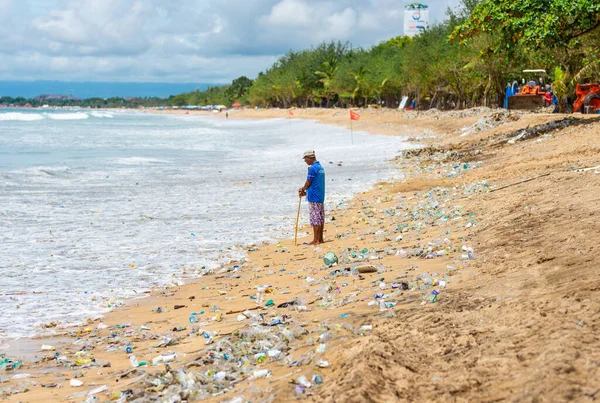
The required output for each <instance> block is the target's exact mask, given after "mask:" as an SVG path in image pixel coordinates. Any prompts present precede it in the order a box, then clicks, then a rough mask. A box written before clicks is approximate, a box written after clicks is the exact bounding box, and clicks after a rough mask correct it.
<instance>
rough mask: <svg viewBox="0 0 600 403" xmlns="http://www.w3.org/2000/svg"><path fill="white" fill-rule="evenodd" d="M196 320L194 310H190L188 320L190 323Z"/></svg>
mask: <svg viewBox="0 0 600 403" xmlns="http://www.w3.org/2000/svg"><path fill="white" fill-rule="evenodd" d="M196 320H197V319H196V312H192V313H191V314H190V318H189V321H190V323H195V322H196Z"/></svg>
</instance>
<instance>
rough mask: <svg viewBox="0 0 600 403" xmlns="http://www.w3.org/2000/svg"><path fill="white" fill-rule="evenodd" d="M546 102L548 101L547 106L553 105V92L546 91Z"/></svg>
mask: <svg viewBox="0 0 600 403" xmlns="http://www.w3.org/2000/svg"><path fill="white" fill-rule="evenodd" d="M544 101H546V106H550V104H552V92H551V91H546V94H544Z"/></svg>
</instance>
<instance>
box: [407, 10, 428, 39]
mask: <svg viewBox="0 0 600 403" xmlns="http://www.w3.org/2000/svg"><path fill="white" fill-rule="evenodd" d="M428 26H429V7H428V6H427V5H425V4H421V3H411V4H407V5H406V6H404V35H406V36H415V35H419V34H420V33H421V32H423V31H424V30H425V29H426V28H427V27H428Z"/></svg>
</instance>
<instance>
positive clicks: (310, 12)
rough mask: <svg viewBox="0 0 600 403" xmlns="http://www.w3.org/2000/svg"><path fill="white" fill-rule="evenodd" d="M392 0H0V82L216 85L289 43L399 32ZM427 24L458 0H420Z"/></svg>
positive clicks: (298, 45) (370, 39)
mask: <svg viewBox="0 0 600 403" xmlns="http://www.w3.org/2000/svg"><path fill="white" fill-rule="evenodd" d="M407 3H408V2H401V1H391V0H368V1H364V0H362V1H357V0H337V1H315V0H251V1H233V0H221V1H218V2H210V1H205V0H179V1H174V2H170V1H164V0H1V1H0V35H1V36H2V38H4V39H3V40H2V41H0V59H1V60H2V61H3V63H0V80H42V79H44V80H64V81H134V82H161V81H167V82H198V81H201V82H213V83H226V82H229V81H231V80H232V79H233V78H235V77H238V76H240V75H246V76H249V77H254V76H256V74H258V72H260V71H262V70H264V69H266V68H268V67H269V66H270V65H271V64H272V63H273V62H274V61H275V60H277V58H278V57H279V56H281V55H282V54H284V53H285V52H287V51H288V50H290V49H293V50H299V49H303V48H308V47H311V46H316V45H318V44H319V43H321V42H322V41H330V40H340V41H342V42H346V41H349V42H350V43H351V44H352V45H353V46H363V47H368V46H371V45H374V44H376V43H378V42H380V41H382V40H386V39H389V38H391V37H393V36H397V35H401V34H402V32H403V31H402V29H403V26H402V25H403V18H404V15H403V12H404V5H405V4H407ZM423 3H424V4H428V5H429V7H430V15H431V19H432V20H433V21H441V20H443V19H444V16H445V12H446V9H447V8H448V7H456V6H457V4H458V0H431V1H423Z"/></svg>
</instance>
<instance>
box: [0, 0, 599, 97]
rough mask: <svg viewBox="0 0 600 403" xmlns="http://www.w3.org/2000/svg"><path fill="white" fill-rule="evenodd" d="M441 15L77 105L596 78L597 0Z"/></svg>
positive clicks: (438, 90) (487, 89) (485, 93)
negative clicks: (191, 87) (419, 25)
mask: <svg viewBox="0 0 600 403" xmlns="http://www.w3.org/2000/svg"><path fill="white" fill-rule="evenodd" d="M447 17H448V18H447V19H446V21H445V22H443V23H440V24H436V25H433V26H431V27H430V28H429V29H428V30H426V31H425V32H423V33H422V34H420V35H418V36H416V37H414V38H408V37H401V36H399V37H395V38H392V39H390V40H388V41H385V42H382V43H380V44H377V45H375V46H373V47H371V48H369V49H361V48H353V47H352V46H351V45H350V44H347V43H346V44H344V43H339V42H337V43H336V42H331V43H323V44H321V45H319V46H317V47H315V48H311V49H305V50H300V51H289V52H288V53H287V54H285V55H284V56H282V57H281V58H279V60H278V61H277V62H276V63H275V64H273V66H271V67H270V68H268V69H267V70H266V71H264V72H261V73H259V74H258V77H256V79H254V80H251V79H249V78H247V77H245V76H242V77H239V78H237V79H235V80H234V81H233V82H232V83H231V84H230V85H225V86H216V87H211V88H208V89H207V90H205V91H193V92H189V93H185V94H179V95H176V96H172V97H170V98H169V99H168V100H160V99H137V100H131V101H125V100H122V99H120V98H117V99H109V100H100V99H97V100H85V101H83V102H82V103H80V105H81V106H88V105H89V106H92V107H95V106H105V107H121V106H125V107H131V106H134V107H137V106H139V105H143V106H158V105H161V104H167V105H170V106H186V105H219V104H224V105H231V104H233V103H234V102H239V103H241V104H245V105H251V106H261V107H282V108H290V107H312V106H319V107H333V106H337V107H348V106H354V107H361V106H366V105H370V104H377V105H380V106H385V107H397V106H398V104H399V102H400V100H401V99H402V97H403V96H408V97H409V98H410V99H412V100H415V102H416V105H417V107H418V108H419V109H427V108H432V107H436V108H442V109H445V108H451V107H470V106H478V105H485V106H494V105H501V104H502V103H503V101H504V93H505V88H506V86H507V83H511V82H513V81H514V80H520V79H521V78H522V70H524V69H540V68H541V69H545V70H546V71H547V72H548V73H549V75H550V77H549V78H548V79H547V80H546V82H553V90H554V91H555V92H556V93H557V95H558V96H559V97H562V98H563V99H564V104H563V106H564V105H566V102H567V98H569V99H570V100H572V98H573V95H574V90H575V85H576V84H577V83H578V82H582V81H597V80H598V79H599V78H600V2H598V0H578V1H572V0H462V4H461V8H460V9H459V11H453V10H448V12H447ZM0 103H3V102H2V100H1V99H0ZM4 103H6V102H4ZM66 104H68V102H67V103H66Z"/></svg>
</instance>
